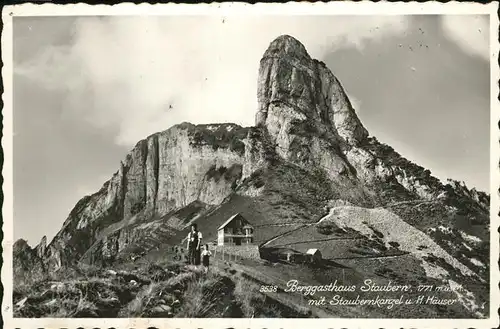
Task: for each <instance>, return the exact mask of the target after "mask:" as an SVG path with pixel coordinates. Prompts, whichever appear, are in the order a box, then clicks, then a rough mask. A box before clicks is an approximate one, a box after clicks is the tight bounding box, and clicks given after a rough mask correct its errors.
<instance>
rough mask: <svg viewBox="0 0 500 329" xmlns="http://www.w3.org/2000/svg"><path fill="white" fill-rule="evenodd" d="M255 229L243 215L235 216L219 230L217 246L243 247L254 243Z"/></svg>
mask: <svg viewBox="0 0 500 329" xmlns="http://www.w3.org/2000/svg"><path fill="white" fill-rule="evenodd" d="M253 234H254V228H253V226H252V225H251V224H250V223H249V222H248V220H246V219H245V217H243V216H242V215H241V214H239V213H238V214H235V215H233V216H231V217H230V218H229V219H228V220H226V221H225V222H224V224H222V225H221V226H220V227H219V228H218V229H217V245H219V246H225V245H229V246H241V245H248V244H252V243H253V242H254V235H253Z"/></svg>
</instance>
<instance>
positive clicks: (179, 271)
mask: <svg viewBox="0 0 500 329" xmlns="http://www.w3.org/2000/svg"><path fill="white" fill-rule="evenodd" d="M115 270H116V271H108V270H105V269H100V268H96V267H74V268H66V269H65V270H64V271H60V272H58V273H56V274H51V275H48V276H46V277H44V278H40V279H39V280H37V281H33V282H30V283H27V284H25V285H22V286H17V287H15V290H14V296H13V298H14V303H15V307H14V316H15V317H28V318H32V317H56V318H57V317H65V318H67V317H77V318H78V317H85V318H89V317H90V318H92V317H211V318H214V317H267V318H269V317H271V318H272V317H308V316H310V312H309V311H308V310H307V309H305V308H304V309H294V308H291V307H289V306H287V305H284V304H282V303H280V302H278V301H277V300H276V299H274V298H272V297H271V296H267V295H266V294H262V293H260V292H259V291H258V288H259V287H258V286H257V285H256V284H255V283H254V282H252V281H249V280H247V279H245V278H244V277H243V276H242V275H241V273H240V272H237V271H235V270H233V269H230V268H228V267H227V266H225V267H221V268H213V269H212V270H211V271H210V272H209V273H207V274H205V273H203V271H202V270H201V269H199V268H195V267H190V266H185V265H181V264H175V263H173V264H172V263H170V262H169V265H165V264H163V263H162V262H161V261H158V260H157V261H156V262H155V264H154V265H153V264H147V263H141V264H136V265H135V266H131V265H130V264H127V265H124V266H123V267H122V268H121V269H118V268H115Z"/></svg>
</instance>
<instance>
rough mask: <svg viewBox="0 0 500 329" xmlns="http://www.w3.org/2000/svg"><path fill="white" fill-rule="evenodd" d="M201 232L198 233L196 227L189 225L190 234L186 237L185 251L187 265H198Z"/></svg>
mask: <svg viewBox="0 0 500 329" xmlns="http://www.w3.org/2000/svg"><path fill="white" fill-rule="evenodd" d="M201 238H202V234H201V232H198V226H197V225H196V223H195V224H191V232H189V234H188V236H187V240H188V242H187V249H188V257H189V264H191V265H200V245H201Z"/></svg>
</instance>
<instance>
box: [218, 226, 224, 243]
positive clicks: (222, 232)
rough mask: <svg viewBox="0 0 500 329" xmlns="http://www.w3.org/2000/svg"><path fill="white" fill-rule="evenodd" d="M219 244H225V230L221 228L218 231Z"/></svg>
mask: <svg viewBox="0 0 500 329" xmlns="http://www.w3.org/2000/svg"><path fill="white" fill-rule="evenodd" d="M217 244H218V245H219V246H222V245H223V244H224V230H219V231H218V232H217Z"/></svg>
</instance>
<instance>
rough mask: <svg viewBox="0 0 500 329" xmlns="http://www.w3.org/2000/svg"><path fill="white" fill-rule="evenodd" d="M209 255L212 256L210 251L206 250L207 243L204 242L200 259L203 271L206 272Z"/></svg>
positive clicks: (208, 264)
mask: <svg viewBox="0 0 500 329" xmlns="http://www.w3.org/2000/svg"><path fill="white" fill-rule="evenodd" d="M210 256H212V253H211V252H210V250H208V244H205V246H204V248H203V251H202V252H201V259H202V264H203V269H204V270H205V273H207V272H208V269H209V266H210Z"/></svg>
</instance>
